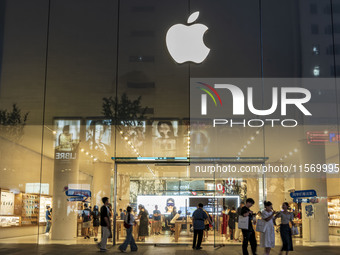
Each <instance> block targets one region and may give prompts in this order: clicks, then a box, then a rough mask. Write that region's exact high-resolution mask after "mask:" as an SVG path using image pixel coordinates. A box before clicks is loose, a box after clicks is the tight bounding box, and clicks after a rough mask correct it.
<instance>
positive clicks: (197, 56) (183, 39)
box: [166, 12, 210, 64]
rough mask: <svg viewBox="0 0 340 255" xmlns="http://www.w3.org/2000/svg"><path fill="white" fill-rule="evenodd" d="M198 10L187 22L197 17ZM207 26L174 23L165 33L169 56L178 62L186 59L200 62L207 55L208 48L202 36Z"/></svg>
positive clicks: (191, 21) (180, 62)
mask: <svg viewBox="0 0 340 255" xmlns="http://www.w3.org/2000/svg"><path fill="white" fill-rule="evenodd" d="M198 15H199V12H194V13H192V14H191V15H190V16H189V18H188V21H187V22H188V24H190V23H193V22H194V21H195V20H196V19H197V18H198ZM207 30H208V27H207V26H206V25H203V24H194V25H190V26H186V25H183V24H176V25H173V26H172V27H170V28H169V30H168V32H167V33H166V46H167V48H168V51H169V53H170V55H171V57H172V58H173V59H174V60H175V61H176V62H177V63H179V64H182V63H184V62H187V61H191V62H194V63H197V64H199V63H202V62H203V60H204V59H205V58H206V57H207V56H208V54H209V52H210V49H209V48H208V47H207V46H205V44H204V41H203V36H204V34H205V32H206V31H207Z"/></svg>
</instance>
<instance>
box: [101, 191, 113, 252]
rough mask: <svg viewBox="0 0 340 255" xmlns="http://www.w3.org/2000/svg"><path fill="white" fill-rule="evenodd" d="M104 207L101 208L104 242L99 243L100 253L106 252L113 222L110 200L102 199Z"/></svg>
mask: <svg viewBox="0 0 340 255" xmlns="http://www.w3.org/2000/svg"><path fill="white" fill-rule="evenodd" d="M102 202H103V204H104V205H103V206H102V207H101V208H100V225H101V228H102V240H101V242H100V243H98V248H99V249H100V251H106V250H107V249H106V244H107V238H108V237H109V236H110V235H111V221H110V211H109V208H108V206H109V198H108V197H103V198H102Z"/></svg>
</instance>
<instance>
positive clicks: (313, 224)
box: [300, 140, 329, 242]
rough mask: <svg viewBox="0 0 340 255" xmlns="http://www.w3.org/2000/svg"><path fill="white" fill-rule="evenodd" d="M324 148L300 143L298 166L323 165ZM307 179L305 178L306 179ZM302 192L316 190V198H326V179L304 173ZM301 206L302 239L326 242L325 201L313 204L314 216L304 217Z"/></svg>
mask: <svg viewBox="0 0 340 255" xmlns="http://www.w3.org/2000/svg"><path fill="white" fill-rule="evenodd" d="M325 163H326V158H325V146H324V145H308V144H307V142H306V140H303V141H301V142H300V164H302V165H304V164H325ZM306 177H307V178H306ZM300 181H301V189H302V190H310V189H314V190H316V193H317V196H318V197H327V179H326V174H324V173H320V174H317V173H304V175H302V176H301V180H300ZM307 205H312V204H306V203H303V204H302V227H303V231H302V233H303V239H304V240H305V241H310V242H328V241H329V232H328V210H327V199H320V202H319V203H316V204H313V207H314V208H313V209H314V210H313V211H314V215H313V217H311V218H307V217H306V206H307Z"/></svg>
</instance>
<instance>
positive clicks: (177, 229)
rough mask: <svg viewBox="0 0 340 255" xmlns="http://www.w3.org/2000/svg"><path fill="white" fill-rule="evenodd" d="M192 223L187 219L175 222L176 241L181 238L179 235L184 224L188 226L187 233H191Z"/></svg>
mask: <svg viewBox="0 0 340 255" xmlns="http://www.w3.org/2000/svg"><path fill="white" fill-rule="evenodd" d="M190 224H191V221H185V220H179V221H176V222H175V242H178V239H179V235H180V233H181V230H182V226H183V225H186V226H187V232H186V233H187V235H189V233H190Z"/></svg>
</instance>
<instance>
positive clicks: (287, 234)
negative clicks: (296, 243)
mask: <svg viewBox="0 0 340 255" xmlns="http://www.w3.org/2000/svg"><path fill="white" fill-rule="evenodd" d="M282 209H283V211H282V212H279V213H278V215H276V218H281V224H280V234H281V239H282V248H281V251H280V253H279V254H280V255H281V254H282V252H283V251H285V253H286V255H288V252H290V251H293V241H292V230H291V228H290V226H289V222H290V223H291V224H292V226H295V223H294V222H293V220H294V213H292V212H289V211H288V210H289V204H288V203H287V202H284V203H283V204H282Z"/></svg>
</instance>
